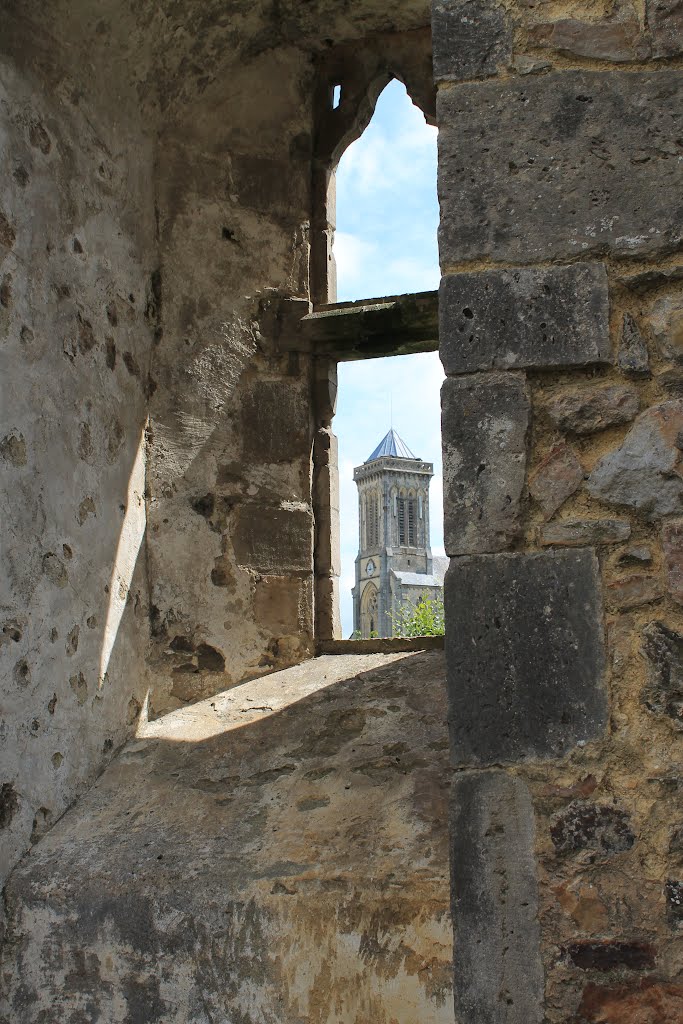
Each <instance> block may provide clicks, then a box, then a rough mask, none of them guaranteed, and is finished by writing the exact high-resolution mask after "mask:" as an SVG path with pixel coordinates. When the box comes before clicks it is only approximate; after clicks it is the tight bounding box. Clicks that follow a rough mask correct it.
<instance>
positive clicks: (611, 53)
mask: <svg viewBox="0 0 683 1024" xmlns="http://www.w3.org/2000/svg"><path fill="white" fill-rule="evenodd" d="M529 39H530V41H531V42H532V43H533V44H534V45H536V46H540V47H544V48H546V49H551V50H557V51H558V52H559V53H564V54H568V55H570V56H576V57H588V58H590V59H592V60H607V61H611V62H613V63H615V64H619V63H624V62H630V61H635V60H646V59H647V57H648V56H649V53H650V46H649V44H648V42H647V40H645V39H644V38H643V36H642V33H641V31H640V25H639V23H638V21H637V20H636V19H635V18H632V19H630V20H628V21H603V22H594V21H579V20H577V19H576V18H560V19H559V20H558V21H550V22H541V23H539V24H537V25H533V26H532V27H531V29H530V30H529Z"/></svg>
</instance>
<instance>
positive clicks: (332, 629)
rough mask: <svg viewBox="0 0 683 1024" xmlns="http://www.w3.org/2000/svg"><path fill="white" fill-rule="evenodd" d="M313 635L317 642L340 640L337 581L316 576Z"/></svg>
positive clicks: (340, 627)
mask: <svg viewBox="0 0 683 1024" xmlns="http://www.w3.org/2000/svg"><path fill="white" fill-rule="evenodd" d="M315 635H316V639H317V640H340V639H341V638H342V626H341V619H340V616H339V579H338V577H336V576H318V577H317V578H316V581H315Z"/></svg>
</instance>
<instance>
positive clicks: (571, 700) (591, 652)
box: [445, 548, 607, 765]
mask: <svg viewBox="0 0 683 1024" xmlns="http://www.w3.org/2000/svg"><path fill="white" fill-rule="evenodd" d="M445 591H446V595H445V596H446V624H447V628H446V660H447V666H448V692H449V701H450V711H449V715H450V729H451V742H452V752H453V758H454V761H455V763H456V764H457V765H477V764H483V765H488V764H499V763H501V762H509V761H520V760H523V759H524V758H529V757H562V756H563V755H564V754H566V753H567V752H568V751H569V750H571V749H572V747H574V746H576V744H577V743H579V742H583V741H587V740H592V739H596V738H597V737H599V736H600V735H601V733H602V730H603V728H604V726H605V722H606V717H607V700H606V694H605V687H604V682H603V669H604V646H603V643H604V638H603V626H602V599H601V595H600V584H599V570H598V562H597V558H596V557H595V554H594V552H593V551H592V550H591V549H589V548H583V549H577V550H573V551H543V552H538V553H534V554H499V555H479V556H474V557H471V558H460V559H457V560H451V564H450V568H449V570H448V573H447V575H446V587H445Z"/></svg>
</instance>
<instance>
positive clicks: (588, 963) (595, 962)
mask: <svg viewBox="0 0 683 1024" xmlns="http://www.w3.org/2000/svg"><path fill="white" fill-rule="evenodd" d="M566 954H567V957H568V959H569V960H570V961H571V963H572V964H573V965H574V967H578V968H579V970H580V971H614V970H623V969H624V968H626V969H627V970H629V971H645V970H650V969H651V968H653V967H654V966H655V961H656V956H657V951H656V949H655V947H654V946H653V945H651V944H650V943H649V942H639V941H638V940H632V941H630V942H620V941H615V940H614V939H580V940H579V941H578V942H572V943H570V945H569V946H567V948H566Z"/></svg>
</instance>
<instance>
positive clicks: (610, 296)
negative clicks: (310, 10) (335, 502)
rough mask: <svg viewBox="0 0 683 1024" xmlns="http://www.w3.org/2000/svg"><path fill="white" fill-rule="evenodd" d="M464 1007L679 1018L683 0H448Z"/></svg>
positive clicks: (447, 489)
mask: <svg viewBox="0 0 683 1024" xmlns="http://www.w3.org/2000/svg"><path fill="white" fill-rule="evenodd" d="M433 47H434V69H435V77H436V80H437V82H438V84H439V94H438V123H439V132H440V134H439V147H440V159H439V193H440V202H441V230H440V253H441V264H442V270H443V278H442V284H441V303H440V317H441V325H440V334H441V355H442V360H443V363H444V366H445V369H446V373H447V374H448V377H447V380H446V382H445V383H444V386H443V391H442V408H443V447H444V504H445V524H446V525H445V532H446V548H447V553H448V554H449V555H450V556H451V563H450V570H449V573H448V576H447V582H446V599H447V604H446V613H447V627H446V633H447V639H446V652H447V661H448V680H449V682H448V686H449V700H450V719H451V750H452V758H453V763H454V766H455V767H456V769H457V773H456V779H455V783H454V790H453V800H452V804H453V806H452V835H453V838H452V843H453V849H452V886H453V894H452V898H453V914H454V929H455V986H456V1016H457V1018H458V1019H459V1020H463V1021H465V1020H466V1021H468V1024H479V1022H484V1021H486V1022H487V1024H490V1022H493V1021H495V1022H496V1024H498V1022H501V1024H502V1022H506V1024H516V1022H522V1021H524V1022H525V1024H528V1022H538V1024H540V1022H541V1021H544V1022H547V1024H567V1022H572V1024H598V1022H600V1024H617V1022H618V1024H623V1022H625V1021H628V1022H636V1021H637V1022H638V1024H645V1022H648V1024H649V1022H654V1021H657V1022H658V1024H659V1022H662V1024H664V1022H669V1021H671V1022H673V1021H674V1020H680V1019H681V1018H682V1017H683V976H682V975H681V953H682V952H683V914H682V912H681V905H682V904H681V893H682V892H683V881H682V879H683V839H682V837H683V801H682V800H681V788H680V786H681V783H680V764H681V759H680V733H681V729H682V728H683V718H682V710H681V708H682V704H681V701H682V699H683V690H682V688H681V687H682V685H683V684H682V682H681V680H682V678H683V676H682V670H683V614H682V608H681V605H682V604H683V584H682V583H681V581H682V580H683V540H682V539H681V538H683V500H682V499H683V463H682V449H683V433H681V427H683V259H682V258H681V255H680V252H681V247H682V246H681V242H682V237H683V236H682V225H683V219H682V218H681V194H682V186H683V143H682V141H681V140H682V138H683V6H681V4H680V3H676V2H675V0H669V2H662V3H657V2H648V3H646V4H645V6H642V5H640V4H634V5H633V6H631V5H628V4H607V3H605V4H602V3H583V2H576V3H559V2H558V3H549V4H533V3H521V2H520V3H517V4H512V3H510V4H506V5H503V4H500V5H499V4H495V3H489V2H486V0H483V2H481V0H472V2H468V3H464V2H461V0H453V2H451V0H435V2H434V4H433Z"/></svg>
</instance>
